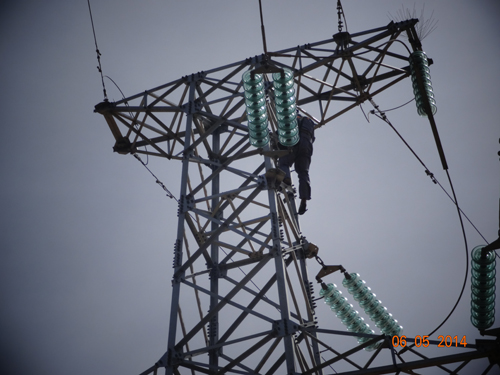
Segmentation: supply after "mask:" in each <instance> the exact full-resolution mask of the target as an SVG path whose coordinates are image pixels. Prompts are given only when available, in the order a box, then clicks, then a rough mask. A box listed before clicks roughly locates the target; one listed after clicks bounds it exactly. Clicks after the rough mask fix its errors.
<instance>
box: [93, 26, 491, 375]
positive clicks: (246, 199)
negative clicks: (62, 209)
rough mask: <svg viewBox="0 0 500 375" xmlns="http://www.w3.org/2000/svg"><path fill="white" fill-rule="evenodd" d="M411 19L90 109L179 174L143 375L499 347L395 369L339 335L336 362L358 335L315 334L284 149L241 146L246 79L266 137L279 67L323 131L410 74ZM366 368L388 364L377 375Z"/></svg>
mask: <svg viewBox="0 0 500 375" xmlns="http://www.w3.org/2000/svg"><path fill="white" fill-rule="evenodd" d="M417 22H418V20H416V19H410V20H406V21H402V22H397V23H396V22H391V23H389V24H388V25H387V26H384V27H380V28H377V29H373V30H368V31H364V32H359V33H355V34H349V33H347V32H339V33H338V34H335V35H334V36H333V37H332V38H329V39H326V40H324V41H320V42H316V43H311V44H306V45H302V46H298V47H294V48H289V49H285V50H281V51H278V52H269V53H266V54H263V55H259V56H255V57H251V58H248V59H246V60H243V61H239V62H236V63H233V64H229V65H226V66H222V67H220V68H216V69H212V70H208V71H203V72H199V73H196V74H191V75H188V76H184V77H182V78H180V79H178V80H175V81H173V82H170V83H168V84H165V85H162V86H159V87H157V88H154V89H151V90H147V91H145V92H143V93H140V94H137V95H134V96H131V97H128V98H126V99H123V100H120V101H117V102H113V103H111V102H107V101H105V102H102V103H100V104H98V105H97V106H96V108H95V111H96V112H98V113H100V114H102V115H103V116H104V117H105V119H106V122H107V124H108V125H109V127H110V129H111V131H112V133H113V136H114V137H115V139H116V143H115V146H114V151H116V152H118V153H120V154H129V153H132V154H139V155H140V154H147V155H149V156H156V157H158V158H164V159H165V160H167V161H169V162H178V163H180V164H181V166H182V175H181V186H180V195H179V206H178V226H177V237H176V241H175V244H174V247H173V259H174V260H173V267H174V273H173V280H172V297H171V312H170V323H169V337H168V347H167V350H166V352H165V354H164V356H163V357H162V358H161V359H160V360H159V361H158V362H157V363H156V364H155V365H153V366H152V367H151V368H149V369H148V370H146V371H145V372H144V373H143V374H150V373H155V374H156V373H157V371H158V369H159V368H161V367H164V368H165V369H166V373H167V374H174V373H175V374H181V373H186V374H188V373H192V374H222V373H235V374H274V373H276V374H278V373H280V374H285V373H286V374H299V373H301V374H323V373H328V369H329V367H328V366H329V365H331V364H333V363H336V362H338V361H345V362H347V363H348V364H349V365H350V366H351V368H352V370H351V372H349V374H351V373H352V374H382V373H394V372H397V371H410V370H411V369H416V368H422V367H429V366H440V365H442V364H446V363H453V362H460V363H462V364H464V365H465V364H466V363H468V362H469V361H471V360H473V359H476V358H484V357H492V355H493V353H497V352H498V343H497V342H496V343H495V342H493V341H485V342H484V343H483V344H481V345H480V344H477V345H469V346H468V348H467V350H464V349H462V350H461V351H460V353H459V354H457V355H452V356H446V357H439V358H433V359H430V358H426V357H425V358H423V359H420V360H414V361H410V362H408V361H407V362H405V363H403V362H401V361H400V360H398V359H397V358H395V357H394V354H393V351H391V350H386V349H385V348H389V347H390V345H391V344H390V341H391V340H390V338H389V337H385V336H384V335H383V334H382V335H380V334H378V335H372V336H369V337H370V340H369V341H368V342H366V343H364V344H362V345H358V344H357V343H356V340H354V339H353V338H352V337H351V338H345V340H350V341H352V349H350V350H348V351H346V352H343V353H339V352H338V351H337V350H336V349H335V348H334V347H332V345H333V344H332V342H335V340H340V339H342V338H343V337H345V336H346V335H347V336H359V335H358V334H355V333H350V332H345V331H334V330H329V329H324V328H321V324H320V323H321V322H317V321H316V319H315V303H314V299H315V296H314V295H313V294H314V293H313V289H314V288H313V283H312V281H313V280H312V279H311V276H310V275H309V274H308V268H307V265H308V262H309V261H310V259H311V258H314V257H315V256H316V254H317V248H316V247H315V246H314V244H312V243H310V242H308V240H307V238H306V236H305V235H304V234H303V233H302V232H301V229H300V222H299V217H298V216H297V211H296V206H295V191H294V189H293V187H289V186H287V185H284V184H282V179H283V174H282V173H281V171H279V170H278V169H277V168H276V165H277V164H276V161H277V158H278V157H279V156H280V155H283V153H286V152H287V151H281V150H279V149H278V148H277V144H276V141H272V142H271V143H270V144H269V145H267V146H266V147H264V148H262V149H256V148H253V147H252V146H251V145H250V143H249V140H248V128H247V126H246V125H245V122H246V115H245V104H244V98H243V87H242V83H241V77H242V74H243V73H244V72H245V71H247V70H249V69H251V70H255V71H257V72H259V73H263V74H264V76H265V77H266V78H265V79H266V92H267V109H268V113H269V114H270V116H269V119H270V127H271V130H272V131H276V116H275V113H274V109H273V108H274V105H273V86H272V82H271V81H269V77H268V76H269V73H272V72H277V71H280V70H281V69H283V68H287V69H290V70H292V71H293V72H294V77H295V84H296V95H297V104H298V106H299V107H300V110H301V111H302V112H303V113H304V114H305V115H307V116H309V117H311V118H313V119H314V120H315V122H316V124H317V125H316V127H317V128H320V127H322V126H323V125H325V124H327V123H329V122H331V121H332V120H334V119H336V118H337V117H339V116H340V115H342V114H344V113H345V112H347V111H349V110H351V109H353V108H355V107H357V106H358V105H360V104H361V103H363V102H365V101H367V100H369V99H371V98H373V97H374V96H376V95H377V94H379V93H380V92H382V91H384V90H386V89H388V88H390V87H391V86H393V85H394V84H396V83H398V82H400V81H402V80H404V79H405V78H407V77H409V75H410V68H409V65H408V54H407V52H408V51H406V50H405V48H404V47H402V46H401V45H400V44H398V43H395V41H396V39H397V37H398V36H399V35H400V34H401V33H406V34H408V36H409V40H410V42H411V44H412V47H413V48H414V49H419V48H420V42H419V40H418V37H417V36H416V35H417V34H416V32H415V25H416V23H417ZM144 146H147V147H144ZM319 152H320V151H319ZM335 269H337V268H335V267H333V268H331V267H330V268H329V267H327V266H325V267H324V270H325V271H327V272H329V271H328V270H335ZM332 319H333V318H332ZM375 342H384V343H385V344H384V345H381V346H380V347H379V348H378V349H377V350H375V351H374V352H373V354H372V355H371V356H370V359H369V360H368V361H367V362H365V363H362V364H359V363H357V359H354V358H355V355H356V354H357V353H358V352H360V351H363V348H365V347H367V346H369V345H371V344H373V343H375ZM431 344H435V343H431ZM495 345H496V346H495ZM469 348H470V349H469ZM376 357H383V358H385V359H384V360H385V361H386V363H387V365H386V366H376V367H373V366H372V365H371V364H372V361H373V359H374V358H376ZM493 362H494V361H493Z"/></svg>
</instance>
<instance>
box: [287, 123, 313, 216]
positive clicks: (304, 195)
mask: <svg viewBox="0 0 500 375" xmlns="http://www.w3.org/2000/svg"><path fill="white" fill-rule="evenodd" d="M297 122H298V126H299V135H300V139H299V142H298V143H297V144H296V145H295V146H293V147H292V148H291V152H290V153H289V154H287V155H285V156H283V157H281V158H279V162H278V167H279V169H281V170H282V171H284V172H285V174H286V177H285V179H284V180H283V182H284V183H285V184H288V185H291V184H292V179H291V176H290V167H291V166H292V165H294V164H295V172H297V175H298V177H299V198H300V206H299V215H303V214H304V213H305V212H306V211H307V201H308V200H310V199H311V183H310V181H309V166H310V164H311V157H312V154H313V142H314V140H315V137H314V122H313V121H312V120H311V119H310V118H308V117H304V116H302V115H301V114H300V113H297Z"/></svg>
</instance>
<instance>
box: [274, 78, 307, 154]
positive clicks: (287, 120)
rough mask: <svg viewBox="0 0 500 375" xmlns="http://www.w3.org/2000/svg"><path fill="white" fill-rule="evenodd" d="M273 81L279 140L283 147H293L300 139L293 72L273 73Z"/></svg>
mask: <svg viewBox="0 0 500 375" xmlns="http://www.w3.org/2000/svg"><path fill="white" fill-rule="evenodd" d="M273 81H274V102H275V106H276V117H277V119H278V140H279V142H280V143H281V144H282V145H283V146H286V147H292V146H295V145H296V144H297V143H298V142H299V139H300V135H299V128H298V123H297V104H296V99H295V88H294V81H293V72H292V71H291V70H289V69H284V70H283V72H280V73H273Z"/></svg>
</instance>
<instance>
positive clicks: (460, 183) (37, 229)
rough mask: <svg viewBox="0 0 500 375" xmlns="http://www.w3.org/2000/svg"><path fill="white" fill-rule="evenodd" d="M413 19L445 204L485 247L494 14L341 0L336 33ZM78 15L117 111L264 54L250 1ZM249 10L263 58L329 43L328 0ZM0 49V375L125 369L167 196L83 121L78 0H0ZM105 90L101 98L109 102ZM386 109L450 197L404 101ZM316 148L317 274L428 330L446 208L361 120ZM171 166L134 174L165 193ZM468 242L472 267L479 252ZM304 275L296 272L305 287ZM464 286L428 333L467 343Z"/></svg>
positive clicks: (450, 229)
mask: <svg viewBox="0 0 500 375" xmlns="http://www.w3.org/2000/svg"><path fill="white" fill-rule="evenodd" d="M424 4H425V11H424V16H425V17H430V16H431V14H432V16H433V18H434V19H435V20H436V21H437V28H436V29H435V30H434V31H433V32H432V33H431V34H430V35H429V36H428V37H427V38H425V39H424V41H423V49H424V50H425V51H426V52H427V54H428V56H429V57H431V58H432V59H433V60H434V64H433V65H432V66H431V75H432V83H433V87H434V92H435V96H436V101H437V106H438V111H437V114H436V122H437V125H438V129H439V132H440V135H441V140H442V143H443V146H444V151H445V154H446V157H447V160H448V164H449V171H450V175H451V177H452V180H453V182H454V186H455V189H456V193H457V196H458V201H459V203H460V205H461V208H462V209H463V211H464V212H465V213H466V214H467V215H468V217H469V218H470V219H471V220H472V222H473V223H474V224H475V225H476V227H477V228H478V229H479V230H480V231H481V233H482V234H483V235H484V237H485V238H486V240H487V241H488V242H491V241H493V240H495V239H496V238H497V237H498V235H497V231H498V227H499V222H498V216H499V206H498V203H499V198H500V162H499V160H498V159H499V158H498V156H497V152H498V151H499V150H500V145H499V138H500V125H499V120H498V112H499V107H500V106H499V104H498V103H499V97H500V73H499V68H498V66H499V61H500V49H499V48H498V46H499V37H500V23H499V22H498V20H499V17H500V3H499V2H498V1H497V0H481V1H466V0H432V1H425V2H423V1H413V0H412V1H403V0H377V1H373V0H344V1H343V6H344V11H345V15H346V19H347V26H348V28H349V31H350V32H357V31H363V30H368V29H372V28H375V27H379V26H385V25H386V24H387V23H388V22H389V21H390V18H391V17H390V15H391V14H392V15H393V16H397V14H398V11H401V10H402V9H410V10H413V8H414V7H415V9H416V12H417V17H420V13H421V10H422V9H423V6H424ZM91 5H92V10H93V15H94V22H95V27H96V33H97V41H98V44H99V49H100V51H101V53H102V60H101V61H102V67H103V70H104V74H105V75H107V76H109V77H111V78H112V79H113V80H114V81H115V82H116V83H117V84H118V85H119V87H120V88H121V90H122V91H123V92H124V94H125V95H126V96H130V95H133V94H136V93H139V92H141V91H144V90H146V89H149V88H152V87H156V86H159V85H160V84H163V83H166V82H170V81H172V80H174V79H177V78H179V77H181V76H183V75H187V74H190V73H194V72H198V71H201V70H208V69H211V68H215V67H218V66H222V65H225V64H228V63H232V62H235V61H240V60H242V59H244V58H246V57H250V56H254V55H257V54H260V53H262V52H263V49H262V42H261V35H260V20H259V8H258V2H257V0H253V1H250V0H239V1H234V0H233V1H231V0H186V1H173V0H162V1H160V0H142V1H131V0H99V1H98V0H93V1H92V2H91ZM263 10H264V21H265V26H266V33H267V44H268V49H269V50H271V51H273V50H281V49H284V48H287V47H293V46H296V45H299V44H304V43H309V42H315V41H319V40H324V39H327V38H330V37H331V35H332V34H334V33H335V32H337V14H336V1H334V0H312V1H302V0H301V1H299V0H289V1H269V0H263ZM425 17H424V18H425ZM0 53H1V57H2V58H1V59H0V87H1V91H0V98H1V101H0V102H1V106H0V114H1V127H0V139H1V141H2V147H1V149H0V153H1V157H0V171H1V183H0V193H1V195H0V196H1V200H0V205H1V206H0V212H1V214H0V233H1V236H0V238H1V247H0V346H1V350H0V373H2V374H9V375H10V374H12V375H24V374H33V373H36V374H39V375H49V374H50V375H62V374H74V375H80V374H81V375H83V374H92V373H93V374H138V373H140V372H141V371H143V370H145V369H146V368H148V367H149V366H151V365H152V364H154V363H155V362H156V361H157V360H158V359H159V358H160V357H161V356H162V355H163V353H164V352H165V350H166V343H167V334H168V332H167V323H168V319H169V317H168V314H169V304H170V279H171V276H172V268H171V264H172V247H173V243H174V239H175V231H176V222H177V220H176V210H177V207H176V204H175V201H174V200H172V199H169V198H167V197H166V196H165V194H164V192H163V191H162V190H161V189H160V188H159V187H158V185H157V184H155V180H154V179H153V178H152V176H151V175H149V173H148V172H147V171H146V170H145V169H144V168H143V167H142V166H141V165H140V164H139V163H138V162H137V161H136V160H135V159H134V158H133V157H132V156H130V155H129V156H122V155H118V154H115V153H113V152H112V146H113V144H114V140H113V137H112V135H111V133H110V131H109V128H108V127H107V125H106V122H105V121H104V119H103V117H102V116H100V115H97V114H94V113H93V108H94V105H95V104H97V103H99V102H100V101H102V99H103V93H102V87H101V82H100V76H99V73H98V71H97V69H96V66H97V60H96V53H95V47H94V40H93V35H92V29H91V24H90V18H89V12H88V6H87V1H86V0H80V1H74V0H73V1H62V0H47V1H14V0H3V1H2V2H1V4H0ZM105 83H106V88H107V91H108V96H109V98H110V100H118V99H121V94H120V92H119V91H118V89H117V88H116V87H115V86H114V85H113V83H112V82H111V81H110V80H109V79H106V81H105ZM412 95H413V94H412V90H411V84H410V82H409V80H405V81H403V82H401V83H399V84H398V85H396V86H395V87H394V88H392V89H390V90H387V91H386V92H384V93H382V94H380V95H379V96H378V97H376V101H377V104H379V105H380V107H381V108H382V109H390V108H395V107H398V106H400V105H402V104H404V103H406V102H407V101H409V100H410V99H412ZM363 108H364V109H365V112H366V113H368V112H369V110H370V109H371V108H370V107H369V105H368V104H364V105H363ZM387 114H388V116H389V119H390V120H391V121H392V123H393V124H394V125H395V127H396V128H397V129H398V130H399V131H400V132H401V133H402V134H403V136H404V137H405V139H406V140H407V141H408V142H409V144H410V145H411V146H412V147H413V148H414V150H415V151H416V152H417V154H418V155H419V156H420V157H421V158H422V159H423V161H424V162H425V163H426V165H427V166H428V167H429V169H430V170H431V171H432V172H433V173H434V174H435V176H436V177H437V179H438V180H439V181H440V183H441V184H442V185H443V186H444V187H445V188H446V189H447V190H448V191H450V189H449V185H448V182H447V179H446V175H445V173H444V172H443V170H442V168H441V164H440V161H439V158H438V154H437V151H436V147H435V144H434V140H433V138H432V133H431V130H430V127H429V124H428V122H427V120H426V119H424V118H421V117H419V116H418V115H417V113H416V109H415V104H414V102H412V103H410V104H409V105H407V106H404V107H402V108H400V109H398V110H394V111H391V112H387ZM317 135H318V139H317V141H316V143H315V151H314V156H313V164H312V167H311V168H312V169H311V180H312V187H313V199H312V201H311V203H310V205H309V211H308V212H307V213H306V215H304V216H303V217H302V218H301V224H302V229H303V232H304V234H305V235H306V236H307V238H308V239H309V240H310V241H312V242H314V243H316V244H317V245H318V246H319V247H320V256H321V257H322V259H323V260H324V261H325V263H327V264H343V265H344V266H345V267H346V268H347V269H348V270H349V271H350V272H359V273H360V274H361V276H362V278H363V279H365V280H366V281H367V284H368V285H369V286H370V287H371V288H372V290H373V291H374V292H375V293H377V296H379V297H380V298H381V299H382V300H383V301H384V304H385V305H386V306H387V307H388V309H389V310H390V311H391V312H392V313H393V315H394V316H395V317H396V318H397V319H398V320H399V322H400V323H401V324H402V325H403V326H404V329H405V334H407V335H408V336H416V335H425V334H427V333H429V332H430V331H431V330H433V329H434V328H435V327H436V326H437V325H439V324H440V323H441V322H442V321H443V319H444V318H445V317H446V315H447V314H448V313H449V311H450V310H451V308H452V307H453V305H454V303H455V301H456V300H457V298H458V295H459V293H460V289H461V286H462V282H463V278H464V274H465V266H466V265H465V245H464V241H463V238H462V234H461V229H460V226H459V220H458V216H457V213H456V209H455V207H454V205H453V204H452V202H451V201H450V199H449V198H448V197H447V196H446V194H445V193H443V191H442V190H441V189H440V188H439V187H438V186H437V185H435V184H433V183H432V181H431V180H430V179H429V178H428V177H427V176H426V174H425V173H424V169H423V168H422V167H421V165H420V164H419V163H418V162H417V160H416V159H415V158H414V157H413V155H411V154H410V152H409V151H408V150H407V149H406V148H405V146H404V145H403V144H402V142H401V141H400V140H399V139H398V138H397V137H396V136H395V134H394V132H393V131H392V130H391V129H390V128H389V127H388V126H387V125H386V124H385V123H384V122H382V121H380V120H379V119H377V118H376V117H375V116H373V115H372V116H370V117H369V122H368V121H367V120H366V118H365V116H364V115H363V113H362V111H361V110H360V109H355V110H352V111H350V112H348V113H347V114H345V115H343V116H341V117H340V118H339V119H338V120H336V121H335V122H333V123H330V124H328V125H327V126H325V127H323V128H321V129H320V130H319V131H318V134H317ZM173 163H175V162H173ZM177 167H178V166H177V165H169V164H168V163H166V162H163V161H162V162H158V161H151V168H154V172H155V173H156V174H157V175H158V177H159V178H160V179H161V180H162V181H163V182H164V183H165V185H166V186H167V187H168V188H169V189H170V190H171V191H172V192H173V193H174V194H178V192H179V186H178V183H177V181H178V168H177ZM465 227H466V233H467V239H468V246H469V249H468V251H469V252H470V250H471V249H472V248H473V247H474V246H476V245H480V244H484V243H485V241H484V240H483V239H482V238H481V237H480V236H479V235H478V234H477V233H476V231H475V230H473V228H472V227H471V225H470V224H469V223H467V222H466V223H465ZM318 270H319V265H317V264H314V263H313V264H311V274H313V275H314V274H315V273H316V272H317V271H318ZM328 281H329V282H336V283H337V284H339V283H340V281H339V280H334V279H332V280H328ZM469 284H470V282H469V281H468V282H467V288H466V290H465V293H464V296H463V297H462V300H461V302H460V304H459V305H458V308H457V310H456V312H455V313H454V314H453V315H452V317H451V318H450V319H449V321H448V322H447V323H446V324H445V325H444V326H443V327H442V328H441V329H440V331H439V332H438V333H436V335H435V337H434V338H436V337H437V335H438V334H443V335H452V336H455V335H458V336H460V337H461V336H463V335H466V337H467V340H468V341H469V342H473V341H474V340H475V339H477V338H480V336H479V334H478V332H477V330H476V329H474V328H473V327H472V325H471V323H470V320H469V315H470V314H469V309H470V307H469V306H470V287H469ZM496 306H497V311H499V310H500V309H499V302H498V301H497V303H496ZM317 310H318V311H319V310H321V311H319V313H318V314H319V315H318V316H319V319H320V320H319V324H320V325H322V326H325V327H326V328H328V327H330V328H333V329H342V326H341V325H340V323H339V322H337V321H336V320H335V319H334V317H333V315H332V314H331V313H330V312H329V311H326V310H327V308H326V307H325V306H322V304H319V305H318V309H317ZM323 310H324V311H323ZM499 324H500V319H497V322H496V323H495V327H498V326H499ZM331 345H332V346H335V343H334V342H332V343H331ZM438 354H440V353H439V352H438ZM442 354H443V355H444V354H445V351H443V352H442ZM470 371H472V370H470ZM469 373H473V372H469ZM497 373H498V372H497Z"/></svg>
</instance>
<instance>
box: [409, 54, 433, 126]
mask: <svg viewBox="0 0 500 375" xmlns="http://www.w3.org/2000/svg"><path fill="white" fill-rule="evenodd" d="M410 71H411V81H412V84H413V94H414V95H415V103H416V105H417V112H418V114H419V115H420V116H424V117H425V116H427V112H426V110H425V104H424V103H425V98H426V97H427V100H428V102H429V106H430V108H431V112H432V114H433V115H435V114H436V112H437V106H436V100H435V99H434V91H433V89H432V82H431V74H430V70H429V62H428V60H427V55H426V54H425V52H423V51H415V52H412V54H411V55H410ZM418 75H419V76H420V77H421V78H422V86H423V90H424V91H425V93H424V92H422V91H421V90H420V88H419V85H418V77H417V76H418Z"/></svg>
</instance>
